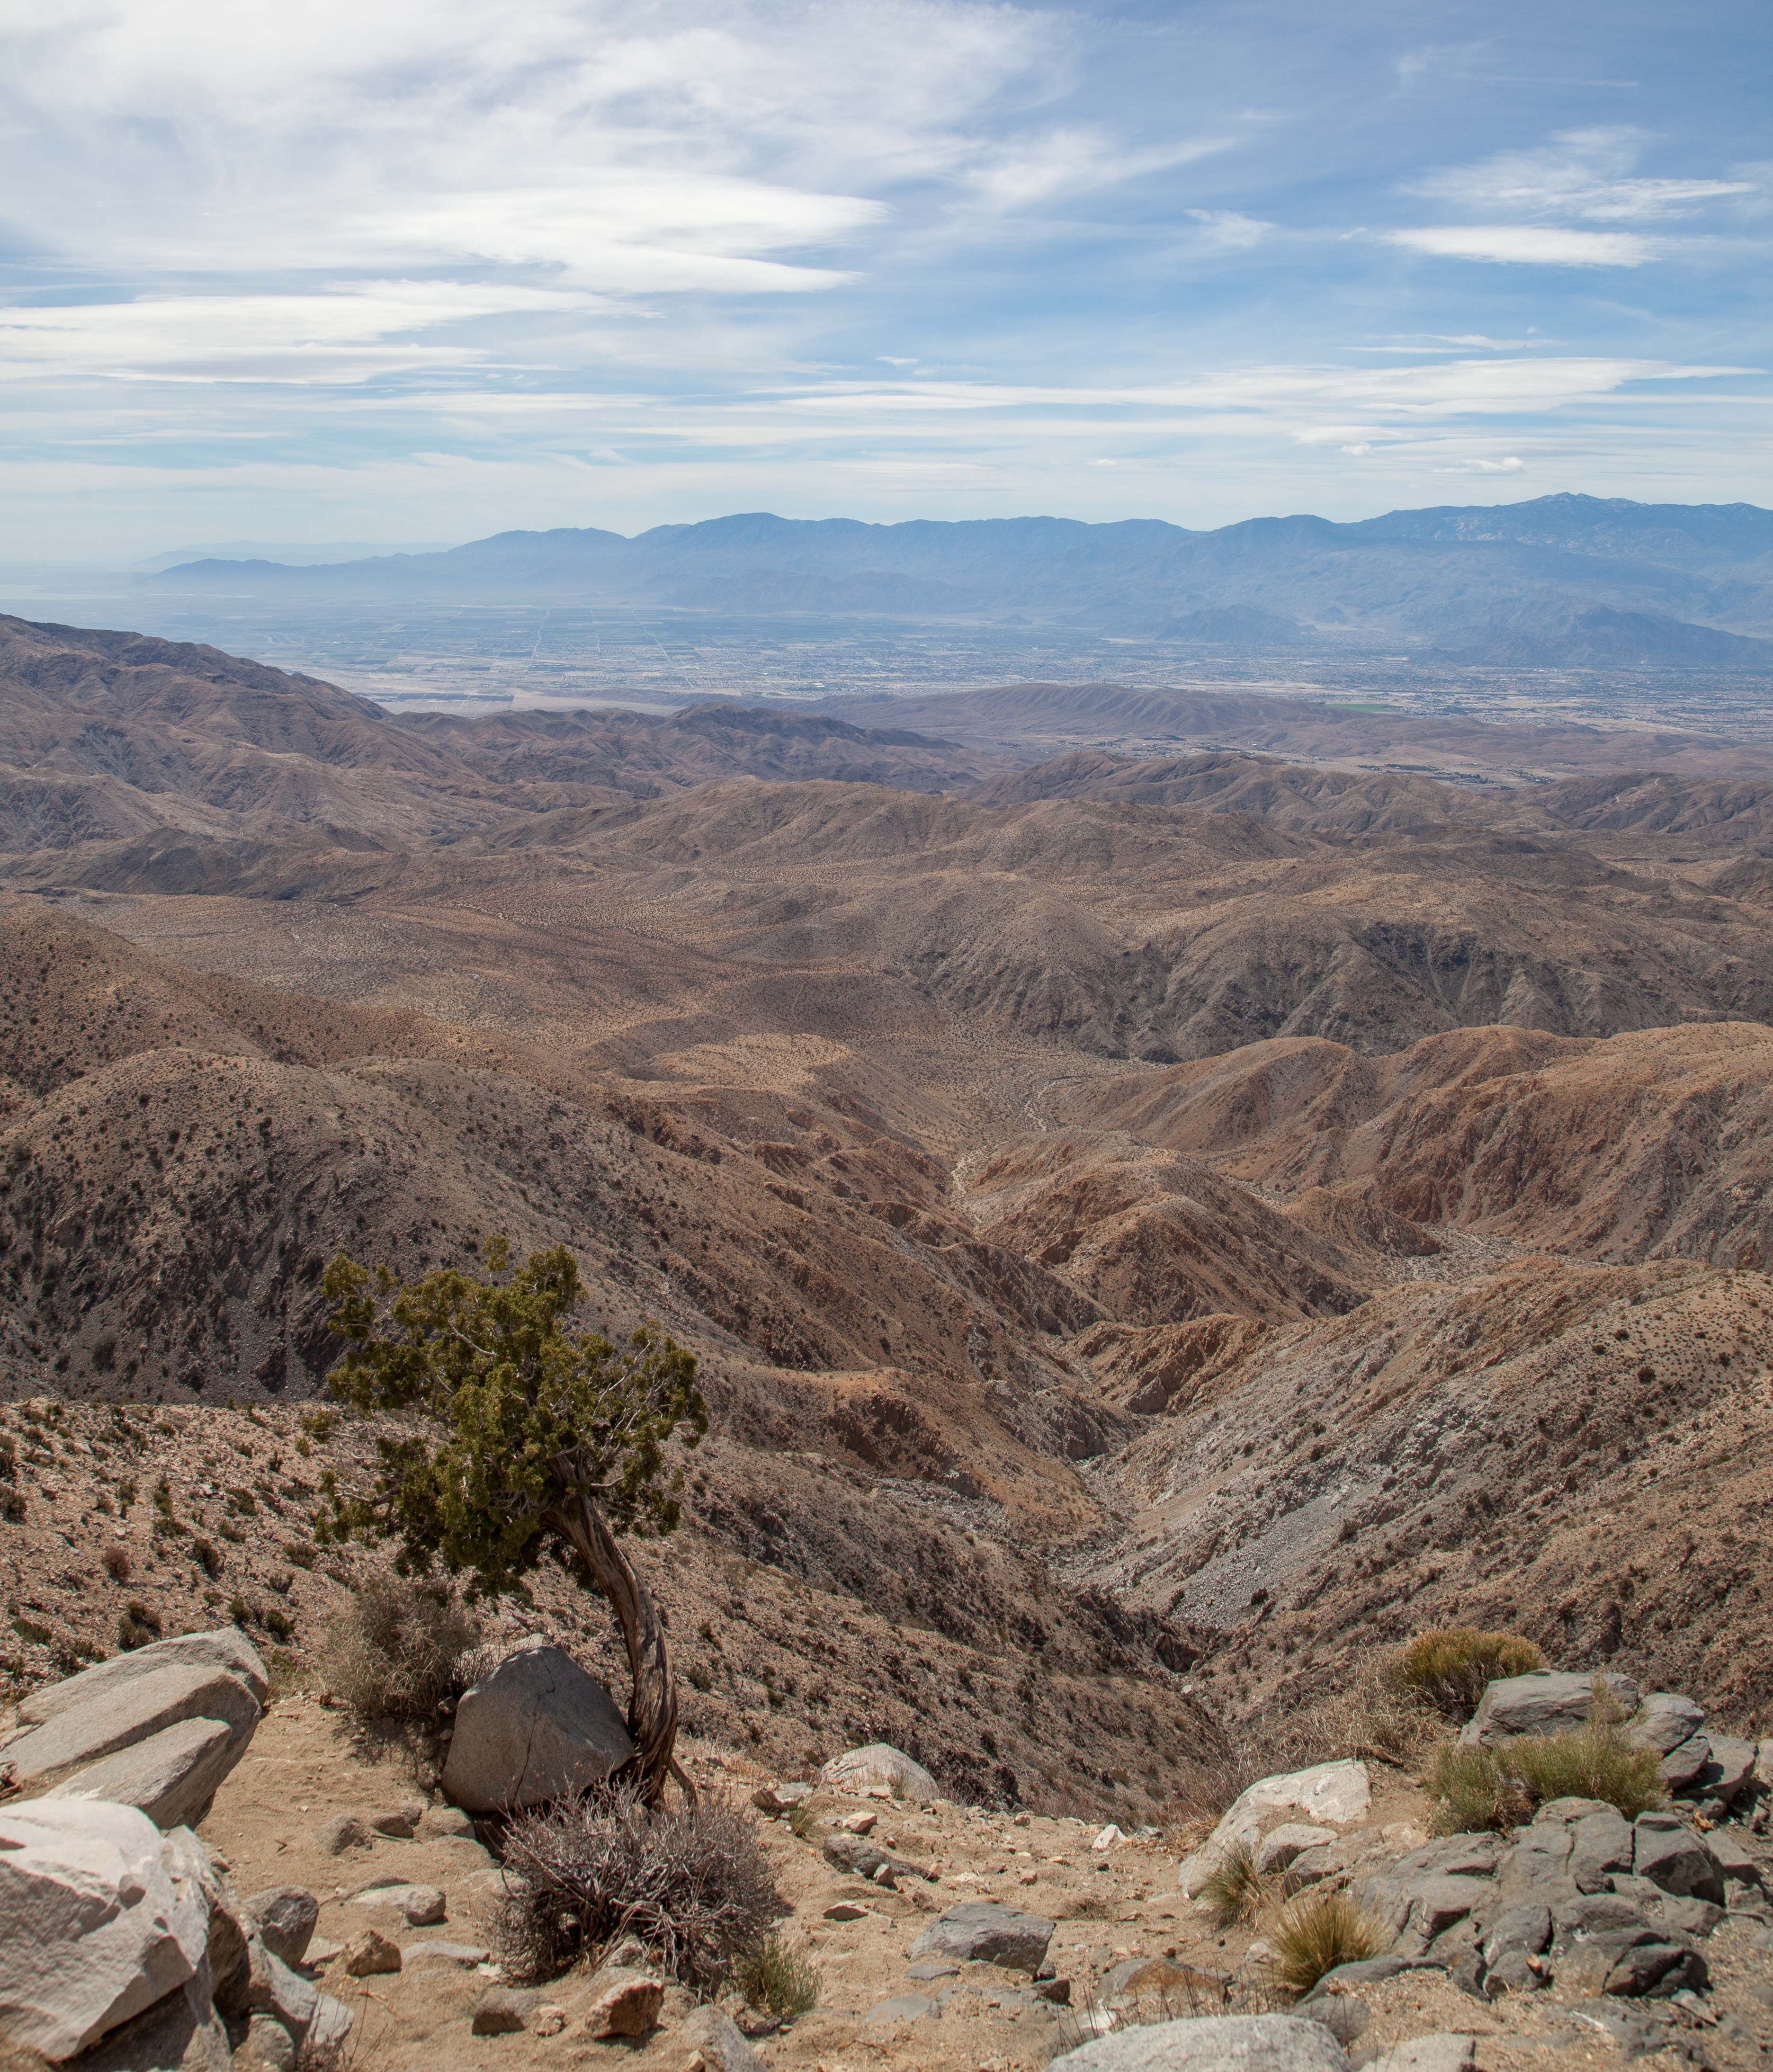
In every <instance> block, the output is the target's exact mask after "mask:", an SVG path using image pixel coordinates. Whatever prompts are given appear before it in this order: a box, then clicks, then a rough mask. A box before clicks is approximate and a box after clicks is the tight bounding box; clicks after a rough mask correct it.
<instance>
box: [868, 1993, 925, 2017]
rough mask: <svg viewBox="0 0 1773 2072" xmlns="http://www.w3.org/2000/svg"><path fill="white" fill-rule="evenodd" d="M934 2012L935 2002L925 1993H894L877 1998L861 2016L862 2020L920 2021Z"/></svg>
mask: <svg viewBox="0 0 1773 2072" xmlns="http://www.w3.org/2000/svg"><path fill="white" fill-rule="evenodd" d="M935 2012H936V2003H935V2001H934V2000H932V1999H930V1998H929V1996H928V1994H925V1993H895V1994H894V1996H893V1997H892V1998H891V2000H877V2001H876V2002H875V2003H874V2005H873V2006H872V2007H871V2008H870V2009H869V2010H868V2012H867V2013H866V2015H864V2016H862V2020H863V2021H869V2022H888V2021H922V2020H923V2019H924V2016H926V2015H932V2014H934V2013H935Z"/></svg>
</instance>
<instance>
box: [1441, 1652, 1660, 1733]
mask: <svg viewBox="0 0 1773 2072" xmlns="http://www.w3.org/2000/svg"><path fill="white" fill-rule="evenodd" d="M1594 1680H1595V1679H1594V1677H1593V1676H1590V1675H1579V1674H1578V1673H1577V1672H1576V1671H1573V1670H1564V1669H1536V1670H1534V1671H1533V1672H1532V1675H1528V1676H1500V1677H1498V1678H1497V1679H1495V1682H1494V1683H1487V1684H1485V1686H1484V1687H1483V1696H1482V1697H1481V1698H1480V1699H1479V1700H1478V1709H1477V1710H1476V1712H1474V1713H1473V1714H1472V1715H1471V1719H1470V1720H1469V1721H1468V1722H1467V1725H1465V1727H1464V1728H1463V1729H1462V1730H1461V1732H1460V1734H1459V1739H1460V1741H1461V1742H1462V1743H1463V1744H1464V1745H1466V1746H1467V1747H1470V1746H1471V1745H1473V1744H1474V1743H1476V1742H1479V1741H1485V1742H1487V1741H1502V1740H1504V1739H1506V1738H1507V1737H1508V1736H1510V1735H1512V1734H1562V1733H1569V1732H1570V1730H1571V1729H1573V1728H1576V1727H1580V1726H1583V1725H1586V1724H1587V1720H1588V1716H1589V1712H1590V1708H1591V1707H1592V1706H1593V1704H1594ZM1601 1680H1602V1683H1604V1684H1605V1685H1606V1687H1607V1689H1608V1691H1609V1692H1610V1694H1611V1697H1612V1700H1613V1702H1614V1703H1615V1704H1617V1705H1619V1707H1621V1708H1623V1710H1624V1711H1625V1712H1635V1711H1636V1709H1637V1704H1638V1696H1639V1692H1638V1686H1637V1684H1636V1683H1635V1681H1634V1680H1633V1679H1632V1678H1631V1677H1629V1676H1623V1675H1619V1673H1618V1672H1617V1671H1613V1670H1605V1671H1602V1672H1601Z"/></svg>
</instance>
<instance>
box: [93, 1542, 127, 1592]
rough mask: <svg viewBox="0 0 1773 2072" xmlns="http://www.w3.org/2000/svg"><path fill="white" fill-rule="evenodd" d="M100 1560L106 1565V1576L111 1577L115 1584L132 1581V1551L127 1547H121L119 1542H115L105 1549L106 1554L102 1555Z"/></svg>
mask: <svg viewBox="0 0 1773 2072" xmlns="http://www.w3.org/2000/svg"><path fill="white" fill-rule="evenodd" d="M99 1560H100V1561H101V1563H102V1564H103V1565H104V1568H105V1574H106V1575H107V1576H109V1577H110V1579H111V1581H113V1583H126V1582H128V1581H129V1580H130V1550H129V1548H127V1547H125V1546H122V1545H121V1544H119V1543H118V1542H117V1541H116V1540H113V1541H112V1542H111V1544H109V1546H108V1547H107V1548H105V1552H103V1553H102V1554H101V1555H100V1556H99Z"/></svg>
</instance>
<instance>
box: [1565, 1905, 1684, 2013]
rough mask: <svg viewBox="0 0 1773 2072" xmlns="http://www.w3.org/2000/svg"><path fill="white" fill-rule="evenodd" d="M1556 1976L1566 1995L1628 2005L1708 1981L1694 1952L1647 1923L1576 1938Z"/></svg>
mask: <svg viewBox="0 0 1773 2072" xmlns="http://www.w3.org/2000/svg"><path fill="white" fill-rule="evenodd" d="M1708 1976H1709V1974H1708V1971H1707V1969H1706V1965H1705V1959H1704V1958H1703V1957H1701V1955H1699V1954H1698V1953H1697V1951H1693V1950H1691V1949H1689V1947H1687V1945H1686V1944H1685V1943H1684V1942H1672V1941H1670V1940H1669V1939H1668V1938H1667V1937H1666V1936H1665V1935H1664V1934H1663V1932H1662V1931H1661V1930H1660V1929H1656V1928H1652V1927H1651V1926H1649V1924H1648V1922H1646V1923H1644V1924H1643V1926H1639V1927H1636V1928H1615V1929H1609V1930H1604V1931H1603V1932H1602V1933H1601V1934H1598V1935H1589V1936H1584V1937H1582V1938H1581V1939H1579V1940H1578V1941H1577V1942H1574V1943H1573V1944H1572V1945H1571V1947H1569V1950H1568V1951H1565V1953H1564V1954H1563V1955H1561V1956H1560V1957H1559V1958H1558V1959H1557V1983H1558V1984H1559V1986H1560V1987H1561V1988H1562V1989H1563V1990H1564V1991H1565V1992H1576V1993H1584V1994H1593V1995H1594V1996H1596V1997H1597V1998H1598V1997H1600V1996H1603V1995H1607V1994H1615V1995H1618V1996H1619V1997H1620V1998H1622V1999H1631V2000H1635V1999H1639V1998H1642V1997H1644V1996H1666V1995H1668V1994H1669V1993H1676V1992H1683V1991H1685V1990H1686V1989H1687V1988H1699V1987H1701V1986H1703V1985H1704V1984H1705V1983H1706V1979H1707V1978H1708Z"/></svg>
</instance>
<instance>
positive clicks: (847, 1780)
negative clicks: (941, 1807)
mask: <svg viewBox="0 0 1773 2072" xmlns="http://www.w3.org/2000/svg"><path fill="white" fill-rule="evenodd" d="M819 1781H820V1782H821V1784H825V1785H829V1786H830V1787H831V1789H832V1790H834V1791H866V1790H868V1789H869V1788H870V1786H874V1785H884V1786H886V1788H887V1790H889V1791H890V1792H891V1794H893V1796H894V1798H895V1799H914V1800H915V1802H916V1803H918V1804H919V1806H928V1804H929V1803H930V1802H931V1801H932V1799H936V1798H939V1797H940V1790H939V1789H938V1787H937V1785H936V1779H935V1778H933V1777H932V1776H931V1775H930V1774H929V1772H928V1770H926V1769H924V1766H923V1765H922V1763H920V1762H912V1760H911V1757H909V1756H908V1755H907V1754H906V1753H905V1752H904V1751H903V1749H895V1748H894V1747H892V1746H891V1745H890V1744H889V1743H887V1742H886V1741H870V1743H869V1744H868V1745H867V1747H866V1748H853V1749H845V1750H844V1752H843V1753H842V1754H841V1755H834V1756H833V1757H832V1758H831V1760H830V1762H828V1763H827V1764H826V1765H825V1768H824V1769H823V1770H821V1771H820V1772H819Z"/></svg>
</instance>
